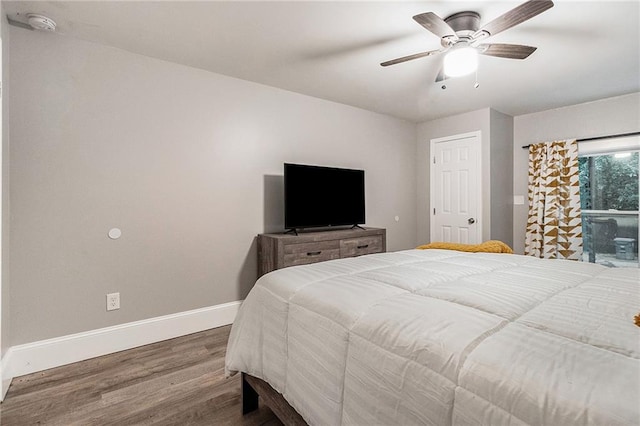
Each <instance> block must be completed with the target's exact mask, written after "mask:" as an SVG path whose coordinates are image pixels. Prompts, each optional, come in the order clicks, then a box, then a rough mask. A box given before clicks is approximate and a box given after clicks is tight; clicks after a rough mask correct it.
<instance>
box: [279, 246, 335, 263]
mask: <svg viewBox="0 0 640 426" xmlns="http://www.w3.org/2000/svg"><path fill="white" fill-rule="evenodd" d="M339 258H340V241H338V240H331V241H318V242H311V243H300V244H287V245H285V246H284V267H287V266H295V265H306V264H308V263H315V262H322V261H325V260H332V259H339Z"/></svg>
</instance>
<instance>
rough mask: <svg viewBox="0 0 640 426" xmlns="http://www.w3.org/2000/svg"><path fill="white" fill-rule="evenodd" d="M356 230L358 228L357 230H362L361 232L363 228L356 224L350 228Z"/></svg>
mask: <svg viewBox="0 0 640 426" xmlns="http://www.w3.org/2000/svg"><path fill="white" fill-rule="evenodd" d="M356 228H358V229H362V230H363V231H364V228H363V227H362V226H360V225H357V224H356V225H353V226H352V227H351V229H356Z"/></svg>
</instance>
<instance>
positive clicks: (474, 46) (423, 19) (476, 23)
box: [380, 0, 553, 81]
mask: <svg viewBox="0 0 640 426" xmlns="http://www.w3.org/2000/svg"><path fill="white" fill-rule="evenodd" d="M551 7H553V1H551V0H529V1H527V2H526V3H523V4H521V5H520V6H517V7H516V8H514V9H511V10H510V11H508V12H507V13H505V14H503V15H501V16H499V17H497V18H496V19H494V20H493V21H491V22H489V23H488V24H485V25H484V26H483V27H482V28H480V14H478V13H477V12H468V11H465V12H458V13H455V14H453V15H451V16H449V17H447V18H445V19H442V18H440V17H439V16H438V15H436V14H435V13H433V12H426V13H421V14H419V15H416V16H414V17H413V19H414V20H415V21H416V22H417V23H419V24H420V25H422V26H423V27H424V28H426V29H427V30H429V31H431V32H432V33H433V34H435V35H437V36H438V37H440V44H441V45H442V47H441V48H440V49H437V50H430V51H426V52H420V53H415V54H413V55H409V56H403V57H401V58H397V59H392V60H390V61H386V62H382V63H381V64H380V65H382V66H383V67H387V66H389V65H395V64H399V63H402V62H406V61H411V60H413V59H418V58H423V57H425V56H434V55H437V54H439V53H444V52H447V55H446V56H445V58H444V67H443V69H441V70H440V71H439V72H438V76H437V77H436V81H442V80H445V79H446V78H448V77H458V76H462V75H466V74H470V73H471V72H473V71H475V70H476V69H477V65H478V63H477V55H478V54H480V55H486V56H496V57H499V58H508V59H526V58H527V57H528V56H529V55H531V54H532V53H533V52H534V51H535V50H536V48H535V47H532V46H524V45H520V44H504V43H489V44H485V43H481V41H483V40H485V39H487V38H488V37H491V36H493V35H496V34H498V33H501V32H502V31H504V30H507V29H509V28H511V27H514V26H516V25H518V24H521V23H522V22H524V21H527V20H529V19H531V18H533V17H534V16H536V15H538V14H540V13H542V12H544V11H545V10H547V9H550V8H551Z"/></svg>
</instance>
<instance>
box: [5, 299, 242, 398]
mask: <svg viewBox="0 0 640 426" xmlns="http://www.w3.org/2000/svg"><path fill="white" fill-rule="evenodd" d="M241 303H242V302H241V301H236V302H229V303H224V304H221V305H215V306H210V307H206V308H201V309H194V310H192V311H186V312H179V313H177V314H171V315H165V316H161V317H156V318H150V319H146V320H142V321H135V322H130V323H127V324H121V325H116V326H113V327H106V328H100V329H97V330H91V331H86V332H82V333H77V334H70V335H67V336H61V337H56V338H53V339H47V340H41V341H39V342H33V343H27V344H24V345H17V346H12V347H10V348H9V349H8V350H7V352H6V354H5V356H4V357H3V358H2V361H1V362H0V371H1V374H2V376H1V377H2V380H1V383H0V386H1V388H0V401H1V400H3V399H4V396H5V394H6V393H7V390H8V389H9V385H10V384H11V380H12V379H13V378H14V377H18V376H23V375H25V374H31V373H35V372H37V371H42V370H47V369H49V368H53V367H59V366H61V365H65V364H71V363H73V362H78V361H82V360H85V359H89V358H94V357H97V356H102V355H107V354H110V353H114V352H119V351H123V350H126V349H131V348H135V347H138V346H143V345H148V344H150V343H156V342H160V341H162V340H167V339H173V338H174V337H179V336H184V335H187V334H191V333H196V332H199V331H203V330H208V329H210V328H215V327H220V326H223V325H228V324H231V323H232V322H233V320H234V319H235V317H236V314H237V313H238V309H239V308H240V304H241Z"/></svg>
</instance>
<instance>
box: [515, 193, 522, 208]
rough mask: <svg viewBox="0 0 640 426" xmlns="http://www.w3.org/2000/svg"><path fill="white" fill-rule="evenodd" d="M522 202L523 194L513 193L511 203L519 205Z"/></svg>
mask: <svg viewBox="0 0 640 426" xmlns="http://www.w3.org/2000/svg"><path fill="white" fill-rule="evenodd" d="M523 204H524V195H514V196H513V205H514V206H521V205H523Z"/></svg>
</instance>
